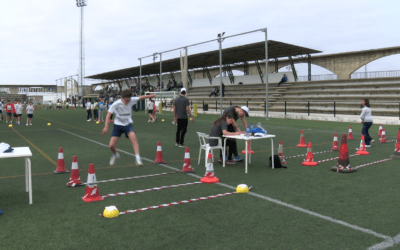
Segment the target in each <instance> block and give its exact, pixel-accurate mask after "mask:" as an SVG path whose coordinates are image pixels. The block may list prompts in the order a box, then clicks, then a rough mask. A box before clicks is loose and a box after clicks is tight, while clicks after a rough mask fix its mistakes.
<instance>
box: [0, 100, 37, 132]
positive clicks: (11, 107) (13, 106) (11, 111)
mask: <svg viewBox="0 0 400 250" xmlns="http://www.w3.org/2000/svg"><path fill="white" fill-rule="evenodd" d="M3 106H4V107H3ZM3 108H4V110H5V113H6V124H7V123H10V124H12V123H13V122H14V120H15V122H16V125H21V117H22V110H23V109H24V108H25V110H26V114H27V119H26V126H28V125H32V118H33V111H34V109H35V108H34V107H33V105H32V102H31V101H30V102H29V103H28V105H26V107H24V106H23V105H22V104H21V102H20V101H19V100H15V101H14V103H10V100H7V104H6V105H3V103H2V102H0V116H1V120H3V119H4V118H3Z"/></svg>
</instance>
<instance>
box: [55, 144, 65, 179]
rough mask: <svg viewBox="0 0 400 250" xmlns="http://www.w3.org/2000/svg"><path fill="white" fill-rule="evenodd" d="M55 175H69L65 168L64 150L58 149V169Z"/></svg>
mask: <svg viewBox="0 0 400 250" xmlns="http://www.w3.org/2000/svg"><path fill="white" fill-rule="evenodd" d="M54 173H55V174H65V173H69V171H68V170H67V169H66V168H65V162H64V153H63V149H62V148H59V149H58V160H57V169H56V170H55V171H54Z"/></svg>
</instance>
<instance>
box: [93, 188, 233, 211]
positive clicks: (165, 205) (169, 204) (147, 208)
mask: <svg viewBox="0 0 400 250" xmlns="http://www.w3.org/2000/svg"><path fill="white" fill-rule="evenodd" d="M231 194H237V192H230V193H223V194H216V195H210V196H206V197H200V198H194V199H190V200H183V201H176V202H171V203H166V204H161V205H157V206H150V207H144V208H139V209H135V210H126V211H123V212H119V214H120V215H123V214H131V213H136V212H141V211H147V210H151V209H156V208H162V207H170V206H175V205H180V204H186V203H191V202H195V201H202V200H209V199H214V198H219V197H225V196H228V195H231ZM100 216H101V217H103V215H102V214H100Z"/></svg>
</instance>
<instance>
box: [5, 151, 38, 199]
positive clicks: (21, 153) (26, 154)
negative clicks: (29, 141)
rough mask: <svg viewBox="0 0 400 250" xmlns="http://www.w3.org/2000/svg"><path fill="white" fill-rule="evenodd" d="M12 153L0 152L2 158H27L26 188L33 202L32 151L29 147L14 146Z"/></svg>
mask: <svg viewBox="0 0 400 250" xmlns="http://www.w3.org/2000/svg"><path fill="white" fill-rule="evenodd" d="M13 149H14V150H13V151H12V152H10V153H0V159H6V158H25V189H26V192H29V204H32V171H31V160H30V159H29V157H30V156H32V152H31V150H30V149H29V147H13Z"/></svg>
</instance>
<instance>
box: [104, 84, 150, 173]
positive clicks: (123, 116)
mask: <svg viewBox="0 0 400 250" xmlns="http://www.w3.org/2000/svg"><path fill="white" fill-rule="evenodd" d="M155 96H156V95H154V94H153V95H145V96H140V97H132V92H131V91H130V90H124V91H122V94H121V99H119V100H118V101H116V102H114V103H113V104H112V106H111V107H110V109H109V110H108V113H107V116H106V122H105V124H104V128H103V131H102V134H103V135H104V134H107V132H108V123H109V120H110V117H111V115H112V114H113V113H115V118H114V130H113V132H112V134H111V139H110V145H109V146H110V150H111V152H112V153H113V156H111V159H110V165H111V166H112V165H114V163H115V161H116V159H118V158H119V154H118V153H117V147H116V144H117V142H118V140H119V138H120V137H121V135H122V133H125V136H126V137H127V138H129V139H130V140H131V142H132V146H133V150H134V152H135V155H136V166H141V165H143V163H142V161H141V159H140V155H139V144H138V141H137V138H136V134H135V132H134V130H133V127H132V123H133V121H132V106H133V105H135V104H136V103H137V101H139V100H143V99H146V98H153V97H155Z"/></svg>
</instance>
